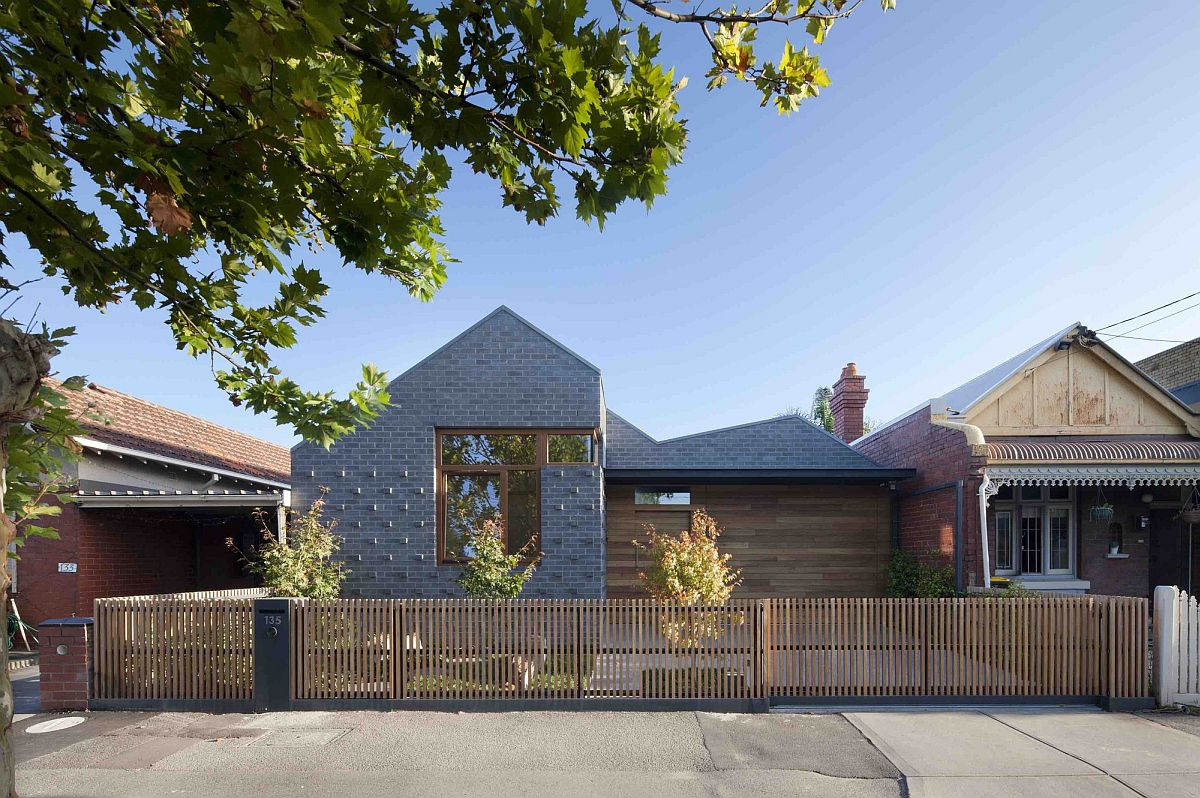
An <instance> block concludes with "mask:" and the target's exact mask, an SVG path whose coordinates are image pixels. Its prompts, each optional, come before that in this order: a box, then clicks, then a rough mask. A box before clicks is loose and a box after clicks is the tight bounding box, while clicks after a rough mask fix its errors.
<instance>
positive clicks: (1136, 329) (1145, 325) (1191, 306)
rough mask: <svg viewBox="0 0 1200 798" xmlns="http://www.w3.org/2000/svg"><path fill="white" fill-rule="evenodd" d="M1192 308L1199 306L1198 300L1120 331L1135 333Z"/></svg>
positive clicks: (1126, 333)
mask: <svg viewBox="0 0 1200 798" xmlns="http://www.w3.org/2000/svg"><path fill="white" fill-rule="evenodd" d="M1192 296H1195V294H1193V295H1192ZM1186 298H1187V297H1184V299H1186ZM1176 301H1179V300H1176ZM1171 304H1172V305H1173V304H1175V303H1174V302H1172V303H1171ZM1192 308H1200V302H1197V303H1196V304H1194V305H1188V306H1187V307H1186V308H1182V309H1180V310H1177V311H1175V312H1174V313H1168V314H1167V315H1165V316H1159V317H1158V318H1157V319H1154V320H1153V321H1148V322H1146V323H1145V324H1139V325H1138V326H1137V327H1134V328H1133V329H1132V330H1126V331H1125V332H1124V333H1121V334H1122V335H1128V334H1129V333H1135V332H1137V331H1138V330H1140V329H1143V328H1145V327H1149V326H1150V325H1152V324H1158V323H1159V322H1160V321H1166V320H1167V319H1169V318H1171V317H1172V316H1178V315H1179V314H1180V313H1186V312H1187V311H1189V310H1191V309H1192ZM1150 312H1151V313H1153V312H1154V311H1150ZM1116 334H1117V333H1105V335H1116Z"/></svg>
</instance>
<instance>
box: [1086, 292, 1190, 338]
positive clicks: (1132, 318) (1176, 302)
mask: <svg viewBox="0 0 1200 798" xmlns="http://www.w3.org/2000/svg"><path fill="white" fill-rule="evenodd" d="M1194 296H1200V291H1197V292H1196V293H1194V294H1188V295H1187V296H1181V297H1179V299H1174V300H1171V301H1170V302H1168V303H1167V304H1165V305H1159V306H1158V307H1156V308H1154V309H1153V310H1147V311H1146V312H1145V313H1139V314H1137V315H1136V316H1130V317H1129V318H1127V319H1122V320H1121V321H1114V322H1113V323H1112V324H1109V325H1107V326H1105V327H1101V328H1100V329H1099V330H1096V332H1100V331H1102V330H1107V329H1108V328H1109V327H1116V326H1118V325H1121V324H1124V323H1125V322H1127V321H1133V320H1134V319H1140V318H1141V317H1142V316H1149V315H1150V314H1151V313H1157V312H1158V311H1160V310H1162V309H1163V308H1169V307H1171V306H1172V305H1178V304H1179V303H1180V302H1183V301H1184V300H1187V299H1191V298H1192V297H1194ZM1192 307H1195V305H1193V306H1192ZM1184 310H1187V308H1184ZM1174 315H1175V314H1174V313H1172V314H1171V316H1174ZM1163 318H1164V319H1167V318H1170V316H1163ZM1160 321H1161V319H1160ZM1151 323H1153V322H1151ZM1135 329H1138V330H1140V329H1141V327H1137V328H1135ZM1127 332H1133V330H1128V331H1127ZM1114 334H1115V333H1109V335H1114Z"/></svg>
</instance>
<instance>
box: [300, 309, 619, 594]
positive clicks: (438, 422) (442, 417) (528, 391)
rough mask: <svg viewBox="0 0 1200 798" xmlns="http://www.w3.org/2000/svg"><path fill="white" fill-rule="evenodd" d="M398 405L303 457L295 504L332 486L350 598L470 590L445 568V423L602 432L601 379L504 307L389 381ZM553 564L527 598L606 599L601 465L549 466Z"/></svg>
mask: <svg viewBox="0 0 1200 798" xmlns="http://www.w3.org/2000/svg"><path fill="white" fill-rule="evenodd" d="M388 392H389V393H390V394H391V399H392V403H393V406H392V407H391V408H390V409H389V410H387V411H386V412H385V413H384V414H383V415H382V416H381V417H380V418H379V419H378V420H377V421H376V422H375V423H374V424H372V426H371V427H370V428H368V429H365V430H361V431H359V432H358V433H357V434H355V435H352V436H348V437H346V438H344V439H343V440H341V441H339V442H338V443H337V444H335V445H334V446H333V447H331V448H330V449H329V450H328V451H326V450H324V449H322V448H321V447H319V446H312V445H307V444H300V445H298V446H297V447H296V448H295V449H293V450H292V477H293V478H292V489H293V491H294V497H293V506H297V507H303V506H306V505H307V503H308V502H310V501H311V500H312V499H313V498H314V497H315V496H316V495H317V493H318V491H319V487H321V486H324V487H327V488H328V489H329V494H328V496H327V497H326V499H327V502H328V511H329V512H328V514H329V516H330V517H333V518H337V519H338V521H339V529H338V533H339V534H340V535H341V536H342V537H343V538H344V541H345V542H344V544H343V547H342V555H343V557H344V559H345V560H346V565H347V567H349V568H350V570H351V571H352V573H351V575H350V576H349V578H348V579H347V581H346V584H345V588H344V589H345V593H346V594H347V595H349V596H363V597H369V598H370V597H374V598H393V597H413V598H421V597H424V598H436V597H445V596H458V595H461V590H460V588H459V587H458V586H457V585H456V584H455V581H454V580H455V578H456V577H457V575H458V571H459V569H458V567H457V566H454V565H440V564H439V563H438V552H437V514H436V513H437V510H436V508H437V504H436V498H435V472H436V467H435V452H434V440H435V436H434V433H435V430H436V429H438V428H446V427H531V428H537V427H587V428H598V427H600V425H601V420H602V418H603V414H604V408H603V396H602V390H601V386H600V372H599V371H598V370H597V369H596V368H595V367H594V366H592V365H591V364H589V363H587V362H586V361H584V360H582V359H581V358H579V357H578V356H577V355H575V354H573V353H571V352H570V351H569V350H567V349H565V348H563V347H562V346H561V345H560V344H557V343H556V342H554V341H553V340H552V339H550V338H549V337H547V336H546V335H545V334H543V333H541V332H540V331H539V330H537V329H536V328H535V327H533V326H532V325H530V324H529V323H528V322H525V321H524V320H523V319H521V318H520V317H519V316H517V315H516V314H514V313H513V312H512V311H510V310H508V309H507V308H503V307H502V308H499V309H497V310H496V311H494V312H493V313H491V314H490V315H488V316H487V317H486V318H484V319H483V320H482V321H480V322H479V323H478V324H476V325H475V326H473V327H471V328H470V329H468V330H467V331H466V332H464V333H463V334H462V335H460V336H458V337H457V338H455V339H454V340H453V341H451V342H450V343H448V344H446V345H445V346H444V347H442V348H441V349H439V350H438V351H437V352H435V353H434V354H432V355H430V356H429V357H428V358H426V359H425V360H423V361H422V362H420V363H418V364H417V365H416V366H414V367H413V368H412V369H410V370H409V371H407V372H406V373H405V374H403V375H401V376H400V377H398V378H397V379H395V380H394V381H393V382H392V383H391V384H390V385H389V386H388ZM541 485H542V505H541V510H542V551H543V558H542V563H541V566H540V567H539V568H538V570H537V573H536V574H535V576H534V578H533V580H532V582H531V583H530V584H529V586H527V587H526V590H525V593H524V594H523V595H525V596H527V597H534V598H536V597H557V598H574V597H584V598H594V597H601V596H603V594H604V495H603V481H602V477H601V472H600V468H599V467H598V466H597V467H588V466H548V467H546V468H544V469H543V470H542V476H541Z"/></svg>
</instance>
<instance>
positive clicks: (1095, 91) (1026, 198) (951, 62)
mask: <svg viewBox="0 0 1200 798" xmlns="http://www.w3.org/2000/svg"><path fill="white" fill-rule="evenodd" d="M595 5H596V8H597V9H598V10H599V9H603V8H604V7H607V6H608V3H607V0H604V2H599V0H597V2H596V3H595ZM1039 6H1044V7H1039ZM797 33H799V31H797ZM768 38H770V37H768ZM1197 41H1200V6H1197V4H1195V3H1194V2H1185V1H1184V0H1167V1H1166V2H1163V3H1159V4H1156V5H1155V6H1154V7H1153V9H1149V10H1146V11H1145V12H1144V13H1137V14H1134V13H1131V11H1130V8H1129V6H1128V5H1127V4H1124V3H1095V2H1083V1H1082V0H1081V1H1080V2H1058V3H1052V4H1032V6H1031V5H1030V4H1023V5H1014V4H1008V3H978V2H971V3H964V2H954V0H927V1H926V2H921V1H920V0H900V5H899V9H898V10H897V11H895V12H892V13H889V14H886V15H885V14H882V13H881V12H879V10H878V5H877V4H874V3H873V2H868V3H866V4H864V6H863V8H862V9H861V10H860V11H859V12H857V13H856V15H855V17H854V18H852V19H851V20H849V21H847V22H844V23H840V24H839V25H838V26H835V28H834V29H833V31H832V33H831V35H830V36H829V38H828V40H827V41H826V43H825V44H823V45H821V46H820V52H821V54H822V57H823V58H824V60H825V65H826V67H827V69H828V70H829V73H830V76H831V77H832V80H833V85H832V86H831V87H830V88H829V89H827V90H826V91H825V92H824V94H823V95H822V96H821V97H820V98H819V99H817V100H814V101H810V102H809V103H807V104H806V105H805V106H804V107H803V108H802V109H801V111H800V112H799V113H798V114H796V115H795V116H793V117H791V118H782V117H779V116H777V115H776V114H775V113H774V111H772V110H769V109H759V108H758V107H757V96H756V95H755V94H754V93H753V92H752V91H751V90H750V89H749V88H748V87H744V86H736V85H734V86H730V87H728V88H727V89H725V90H723V91H721V92H718V93H716V94H708V93H706V92H705V91H704V88H703V86H704V80H703V72H704V70H705V68H706V62H705V60H704V50H703V42H702V41H701V40H699V39H698V38H696V36H695V35H693V33H692V31H691V30H686V29H683V30H673V31H668V32H667V40H666V42H665V48H664V54H665V57H666V58H667V59H668V60H669V61H670V62H671V63H674V64H676V65H677V67H678V70H677V73H678V74H681V75H684V74H685V75H689V76H690V77H691V85H690V86H689V87H688V88H687V89H686V90H685V91H684V92H683V95H682V103H683V105H684V110H685V115H686V116H687V118H688V119H689V128H690V131H691V143H690V145H689V147H688V149H687V151H686V153H685V160H684V163H683V164H682V165H681V166H680V167H678V168H676V169H675V170H674V172H673V174H672V175H671V183H670V193H669V194H668V196H667V197H665V198H663V199H662V200H660V201H659V202H658V203H657V204H656V206H655V207H654V209H653V210H652V211H650V212H649V213H647V212H645V210H644V209H642V208H641V207H639V206H632V205H631V206H628V207H626V208H625V209H623V210H622V211H621V212H620V213H618V215H617V216H616V218H614V219H612V220H611V222H610V223H609V224H608V225H607V226H606V228H605V230H604V232H603V233H600V232H598V231H597V230H596V229H595V228H594V227H587V226H585V225H583V224H582V223H579V222H576V221H575V220H574V218H573V212H571V211H568V212H566V213H564V216H563V218H561V219H559V220H558V221H556V222H552V223H550V224H548V225H547V226H546V227H545V228H537V227H529V226H526V225H525V223H524V222H523V221H522V220H521V218H520V217H518V216H517V215H516V214H514V213H512V212H511V211H508V210H505V209H503V208H501V207H500V202H499V193H498V191H497V188H496V187H495V186H494V185H492V184H490V183H488V182H487V181H485V180H482V179H480V178H477V177H475V176H473V175H471V174H470V173H469V172H466V171H462V170H460V172H459V173H458V175H457V176H456V178H455V180H454V182H453V185H452V188H451V191H450V192H449V194H448V195H447V197H446V208H445V213H444V218H445V222H446V227H447V230H448V234H449V235H448V241H449V244H450V246H451V248H452V250H453V252H454V254H455V255H456V256H457V257H458V258H459V259H460V260H461V263H458V264H456V265H454V266H453V267H452V270H451V273H450V278H449V281H448V283H447V285H446V287H445V289H444V290H443V291H442V292H441V294H440V295H439V296H438V297H437V298H436V299H435V300H434V301H433V302H432V303H429V304H420V303H418V302H416V301H415V300H412V299H410V298H408V296H407V295H406V294H405V293H404V292H403V291H402V290H401V289H400V287H399V286H396V285H392V284H390V283H387V282H384V281H381V280H380V279H379V278H377V277H371V276H367V275H361V274H357V273H355V272H354V270H353V269H351V268H343V267H341V266H340V265H339V264H338V262H337V261H336V259H335V258H333V257H332V256H323V257H321V258H319V259H318V261H310V263H314V262H319V263H320V264H321V265H322V266H325V267H328V268H327V281H328V282H330V284H331V285H332V289H333V290H332V294H331V296H330V298H329V302H328V310H329V316H328V318H327V319H325V320H324V321H323V322H322V323H320V324H319V325H318V326H316V327H314V328H311V329H309V330H307V331H305V332H303V333H302V337H301V341H300V345H299V346H298V347H296V348H295V349H294V350H291V351H289V352H285V353H282V354H281V356H280V358H279V362H280V364H281V365H282V366H283V367H284V369H285V370H286V371H287V372H288V373H289V374H290V375H291V376H293V377H295V378H296V379H298V380H299V381H300V382H301V383H302V384H304V385H305V386H306V387H310V388H314V389H337V390H345V389H346V388H348V387H349V386H350V385H351V384H352V383H353V381H354V379H355V377H356V375H357V371H358V364H359V363H361V362H364V361H370V362H373V363H375V364H377V365H378V366H380V367H381V368H384V369H385V370H387V371H388V372H390V373H392V374H398V373H400V372H401V371H403V370H404V369H406V368H407V367H408V366H410V365H412V364H413V363H415V362H416V361H418V360H420V359H421V358H422V357H424V356H425V355H426V354H428V353H429V352H430V351H432V350H433V349H435V348H436V347H437V346H439V345H441V344H442V343H444V342H445V341H446V340H447V339H449V338H451V337H452V336H454V335H455V334H457V333H458V332H460V331H461V330H462V329H464V328H465V327H467V326H469V325H470V324H472V323H473V322H475V321H476V320H477V319H479V318H480V317H482V316H484V315H485V314H486V313H488V312H489V311H490V310H492V309H493V308H495V307H496V306H497V305H499V304H507V305H509V306H510V307H512V308H513V309H514V310H516V311H517V312H518V313H520V314H522V315H524V316H525V317H526V318H528V319H529V320H530V321H532V322H533V323H535V324H537V325H538V326H540V327H541V328H542V329H544V330H545V331H547V332H548V333H550V334H551V335H554V336H555V337H557V338H558V339H559V340H561V341H562V342H563V343H565V344H566V345H567V346H569V347H571V348H572V349H574V350H576V351H577V352H579V353H580V354H582V355H583V356H584V357H586V358H588V359H589V360H591V361H592V362H594V363H596V364H597V365H598V366H600V367H601V369H603V371H604V380H605V388H606V394H607V398H608V402H609V405H610V406H611V407H613V408H614V409H615V410H617V411H618V412H620V413H621V414H622V415H623V416H625V417H626V418H628V419H629V420H631V421H633V422H634V423H636V424H638V425H639V426H641V427H643V428H644V429H645V430H647V431H648V432H650V433H651V434H652V435H654V436H656V437H659V438H664V437H670V436H674V435H681V434H686V433H689V432H694V431H698V430H701V429H707V428H712V427H720V426H726V425H729V424H736V423H741V422H744V421H750V420H754V419H758V418H764V417H769V416H773V415H775V414H776V413H777V412H779V411H780V410H782V409H783V408H785V407H786V406H788V405H807V403H808V401H809V398H810V397H811V395H812V391H813V389H814V388H815V387H816V386H817V385H822V384H825V385H828V384H831V383H832V382H833V381H834V380H835V379H836V377H837V375H838V372H839V370H840V368H841V366H842V365H843V364H845V363H846V362H847V361H850V360H854V361H857V363H858V364H859V369H860V371H861V372H863V373H864V374H866V376H867V385H868V387H869V388H870V389H871V399H870V404H869V406H868V409H867V412H868V414H869V415H872V416H875V417H878V418H880V419H884V420H886V419H888V418H891V417H893V416H895V415H897V414H899V413H901V412H903V411H905V410H907V409H908V408H910V407H912V406H913V405H915V404H917V403H918V402H921V401H923V400H925V399H927V398H929V397H930V396H932V395H935V394H940V393H943V392H944V391H946V390H948V389H949V388H951V387H953V386H955V385H957V384H958V383H960V382H963V381H965V380H966V379H968V378H969V377H972V376H974V375H975V374H977V373H979V372H981V371H983V370H985V369H986V368H988V367H990V366H991V365H994V364H995V363H996V362H998V361H1000V360H1002V359H1004V358H1007V357H1009V356H1010V355H1012V354H1014V353H1016V352H1018V351H1020V350H1022V349H1024V348H1026V347H1027V346H1029V345H1031V344H1033V343H1035V342H1036V341H1038V340H1040V339H1041V338H1043V337H1045V336H1047V335H1049V334H1050V333H1052V332H1054V331H1056V330H1058V329H1060V328H1062V327H1065V326H1067V324H1069V323H1071V322H1073V321H1083V322H1084V323H1085V324H1088V325H1090V326H1092V327H1101V326H1104V325H1107V324H1110V323H1111V322H1114V321H1117V320H1119V319H1123V318H1125V317H1127V316H1132V315H1134V314H1135V313H1139V312H1141V311H1144V310H1148V309H1150V308H1152V307H1155V306H1157V305H1161V304H1163V303H1165V302H1168V301H1170V300H1172V299H1175V298H1177V297H1180V296H1183V295H1185V294H1188V293H1191V292H1193V291H1196V290H1200V285H1197V280H1196V275H1197V273H1198V269H1197V265H1198V263H1197V261H1198V259H1200V147H1197V142H1200V99H1198V94H1197V91H1196V83H1195V82H1196V75H1197V74H1200V47H1197V46H1196V42H1197ZM772 52H774V48H772ZM13 260H14V262H15V263H17V264H18V275H17V276H18V277H20V276H25V275H32V274H33V273H35V272H36V270H37V265H36V261H35V259H34V258H33V256H32V255H30V254H29V253H28V252H25V253H22V252H20V251H17V252H15V253H14V254H13ZM58 288H59V287H58V286H56V285H54V284H52V283H51V281H49V280H46V281H43V282H41V283H39V284H37V285H36V286H33V287H32V290H29V291H27V292H26V293H27V296H26V297H25V298H24V299H23V300H22V301H21V303H20V304H19V305H18V306H17V308H18V309H17V310H16V311H15V312H16V314H17V315H18V316H28V315H30V314H32V313H33V311H34V309H35V308H37V315H38V318H40V319H44V320H46V321H48V322H49V323H51V324H54V325H67V324H73V325H75V326H76V327H78V330H79V334H78V336H77V337H76V338H75V339H74V340H73V342H72V343H71V345H70V347H69V348H68V349H67V350H66V351H65V352H64V353H63V354H62V355H61V356H60V358H59V359H58V362H57V365H58V369H59V372H60V373H61V374H64V375H66V374H75V373H84V374H87V375H88V376H89V377H90V378H91V379H93V380H95V381H96V382H99V383H102V384H105V385H109V386H112V387H114V388H117V389H119V390H123V391H127V392H129V393H133V394H136V395H138V396H141V397H144V398H146V399H150V400H152V401H156V402H160V403H162V404H165V405H168V406H170V407H173V408H176V409H179V410H182V411H185V412H189V413H194V414H196V415H200V416H203V417H205V418H209V419H212V420H214V421H217V422H219V423H223V424H227V425H229V426H231V427H234V428H236V429H240V430H243V431H246V432H250V433H252V434H256V435H260V436H262V437H264V438H268V439H270V440H273V441H276V442H279V443H285V444H287V443H291V442H292V440H293V438H292V434H291V432H290V430H288V429H284V428H278V427H276V426H275V425H274V422H273V421H272V420H271V419H270V418H268V417H256V416H253V415H251V414H249V413H247V412H246V411H244V410H240V409H237V408H234V407H232V406H230V405H229V404H228V402H227V401H226V400H225V398H224V396H223V395H222V394H221V393H220V392H219V391H218V390H217V389H216V388H215V387H214V386H213V385H212V382H211V379H210V377H209V373H208V368H207V363H206V362H199V361H193V360H190V359H189V358H187V357H186V356H184V355H182V354H180V353H178V352H176V351H175V348H174V345H173V343H172V341H171V338H170V335H169V333H168V331H167V329H166V327H165V325H163V324H162V317H161V315H159V314H157V313H140V312H138V311H136V310H135V309H133V308H132V307H129V308H118V309H114V310H111V311H110V312H108V313H107V314H104V315H100V314H97V313H95V312H92V311H84V310H80V309H78V308H76V307H75V306H74V305H73V304H72V303H71V302H70V301H69V300H67V299H65V298H63V297H62V296H61V294H59V292H58ZM1198 299H1200V298H1198ZM39 303H40V305H39ZM1189 304H1191V303H1190V302H1189V303H1183V304H1180V305H1177V306H1175V307H1174V308H1172V309H1171V310H1177V309H1180V308H1184V307H1187V306H1188V305H1189ZM1166 312H1167V311H1164V312H1163V313H1162V314H1159V315H1165V314H1166ZM1127 326H1128V327H1133V326H1136V325H1134V324H1130V325H1127ZM1135 334H1136V335H1143V336H1149V337H1155V338H1166V339H1186V338H1194V337H1196V336H1197V335H1200V308H1196V309H1194V310H1190V311H1186V312H1184V313H1180V314H1179V315H1176V316H1174V317H1173V318H1170V319H1168V320H1166V321H1163V322H1162V323H1160V324H1155V325H1153V326H1151V327H1147V328H1146V329H1144V330H1142V331H1140V332H1138V333H1135ZM1113 343H1114V344H1115V345H1116V346H1117V348H1118V349H1119V350H1120V351H1121V352H1122V353H1124V354H1125V355H1126V356H1128V357H1130V358H1132V359H1137V358H1138V357H1142V356H1145V355H1146V354H1149V353H1151V352H1154V351H1158V350H1159V349H1162V348H1165V347H1167V346H1169V344H1164V343H1153V342H1144V341H1134V340H1121V339H1118V340H1116V341H1114V342H1113Z"/></svg>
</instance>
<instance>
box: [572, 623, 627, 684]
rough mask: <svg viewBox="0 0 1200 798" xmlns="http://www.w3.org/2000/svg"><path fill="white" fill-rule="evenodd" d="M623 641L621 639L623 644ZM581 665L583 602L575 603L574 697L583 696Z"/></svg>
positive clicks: (583, 671) (582, 671)
mask: <svg viewBox="0 0 1200 798" xmlns="http://www.w3.org/2000/svg"><path fill="white" fill-rule="evenodd" d="M623 642H624V641H622V644H623ZM586 672H587V671H586V669H585V668H584V665H583V602H582V601H578V602H576V603H575V697H576V698H583V693H584V684H583V682H584V674H585V673H586Z"/></svg>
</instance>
